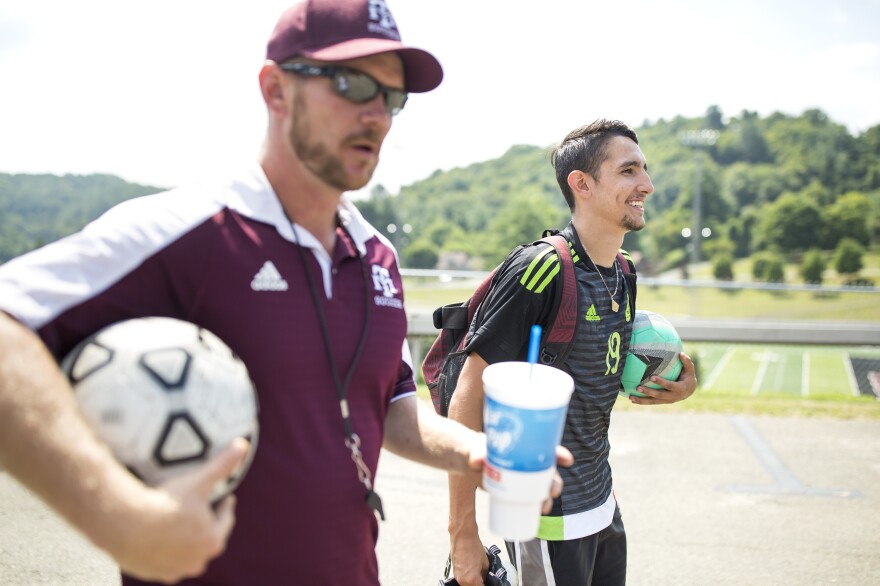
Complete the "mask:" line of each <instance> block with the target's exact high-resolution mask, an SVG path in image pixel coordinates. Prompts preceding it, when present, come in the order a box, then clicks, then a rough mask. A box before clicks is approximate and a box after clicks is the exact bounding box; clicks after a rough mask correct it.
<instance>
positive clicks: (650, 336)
mask: <svg viewBox="0 0 880 586" xmlns="http://www.w3.org/2000/svg"><path fill="white" fill-rule="evenodd" d="M682 350H683V346H682V343H681V338H680V337H679V335H678V332H677V331H675V328H674V327H673V326H672V324H671V323H669V321H668V320H667V319H666V318H665V317H663V316H662V315H660V314H658V313H654V312H653V311H645V310H642V309H640V310H638V311H636V319H635V321H633V329H632V338H630V342H629V352H627V354H626V363H625V364H624V367H623V376H621V379H620V382H621V386H622V387H623V388H622V389H621V391H620V393H621V394H622V395H626V396H629V395H634V396H636V397H644V396H645V395H644V394H643V393H640V392H638V391H637V390H636V387H638V386H645V387H649V388H652V389H659V388H661V387H660V386H659V385H656V384H654V383H652V382H650V379H651V377H652V376H659V377H662V378H665V379H666V380H676V379H678V375H679V374H680V373H681V359H680V358H679V357H678V354H679V352H681V351H682Z"/></svg>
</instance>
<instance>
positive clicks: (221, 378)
mask: <svg viewBox="0 0 880 586" xmlns="http://www.w3.org/2000/svg"><path fill="white" fill-rule="evenodd" d="M61 369H62V370H63V371H64V373H65V374H66V375H67V376H68V378H69V380H70V382H71V385H72V386H73V390H74V392H75V394H76V400H77V403H78V405H79V407H80V410H81V411H82V413H83V415H84V417H85V418H86V420H87V421H88V422H89V423H90V424H91V425H92V427H93V428H94V430H95V432H96V433H97V435H98V436H99V437H100V438H101V439H102V440H103V441H104V442H106V443H107V445H108V446H109V447H110V449H111V450H112V451H113V453H114V455H115V456H116V458H117V459H118V460H119V461H120V462H122V463H123V464H125V466H126V467H127V468H128V469H129V470H130V471H131V472H132V473H133V474H134V475H135V476H137V477H139V478H140V479H141V480H143V481H144V482H145V483H146V484H149V485H156V484H160V483H162V482H164V481H165V480H167V479H169V478H171V477H172V476H176V475H177V474H180V473H181V472H184V471H187V470H190V469H192V468H193V467H196V466H200V465H202V464H204V462H206V461H207V460H208V459H210V458H211V456H213V455H214V454H216V453H217V452H218V451H220V450H222V449H223V448H224V447H226V446H227V445H229V443H230V442H231V441H232V440H234V439H235V438H237V437H244V438H246V439H248V440H249V441H250V443H251V450H250V453H249V454H248V455H247V457H246V459H245V462H244V463H243V464H242V465H241V466H240V467H239V469H238V470H236V471H235V473H233V475H232V477H230V478H228V479H226V480H225V481H224V482H221V483H220V484H218V486H217V487H215V490H214V493H213V495H212V499H213V500H217V499H219V498H221V497H223V496H224V495H225V494H226V493H228V492H230V491H231V490H233V489H234V488H235V486H236V485H237V484H238V482H239V481H240V480H241V478H242V476H243V475H244V473H245V472H246V471H247V468H248V467H249V465H250V462H251V459H252V458H253V454H254V450H255V449H256V444H257V436H258V434H259V423H258V405H257V396H256V392H255V389H254V386H253V383H252V382H251V379H250V376H249V374H248V371H247V368H245V365H244V363H243V362H242V361H241V359H240V358H239V357H238V356H236V355H235V354H234V353H233V352H232V350H231V349H230V348H229V347H228V346H227V345H226V344H225V343H224V342H223V341H222V340H221V339H220V338H219V337H217V336H215V335H214V334H212V333H211V332H209V331H208V330H206V329H204V328H200V327H198V326H196V325H195V324H192V323H189V322H185V321H180V320H176V319H170V318H164V317H146V318H140V319H130V320H126V321H121V322H118V323H115V324H112V325H110V326H107V327H106V328H104V329H102V330H100V331H98V332H96V333H95V334H93V335H91V336H89V337H88V338H86V339H85V340H83V341H82V342H81V343H80V344H79V345H78V346H77V347H76V348H74V349H73V350H72V351H71V352H70V353H69V354H68V355H67V356H66V357H65V359H64V360H63V361H62V363H61Z"/></svg>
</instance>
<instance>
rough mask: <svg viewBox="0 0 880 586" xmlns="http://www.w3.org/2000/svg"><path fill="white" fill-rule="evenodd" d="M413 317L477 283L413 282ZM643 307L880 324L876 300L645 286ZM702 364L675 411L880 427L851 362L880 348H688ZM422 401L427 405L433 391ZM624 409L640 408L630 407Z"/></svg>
mask: <svg viewBox="0 0 880 586" xmlns="http://www.w3.org/2000/svg"><path fill="white" fill-rule="evenodd" d="M410 281H411V282H409V281H408V282H407V283H406V287H407V288H406V291H407V305H408V307H409V308H410V311H420V312H430V311H432V310H433V309H434V308H435V307H438V306H440V305H443V304H446V303H453V302H456V301H461V300H463V299H465V298H467V297H468V296H469V295H470V294H471V292H472V291H473V289H474V287H475V286H476V283H475V282H473V281H470V282H469V281H453V282H450V283H438V282H437V281H436V280H427V279H411V280H410ZM638 305H639V307H641V308H644V309H650V310H651V311H655V312H657V313H660V314H662V315H665V316H668V317H675V316H682V317H684V316H691V317H702V318H726V319H737V318H740V319H746V318H751V319H755V318H758V319H760V318H765V319H767V320H768V321H772V320H774V319H777V320H806V321H810V320H816V321H822V320H833V321H869V322H875V321H880V295H878V294H876V293H850V292H846V293H823V294H816V293H812V292H805V291H792V292H772V291H761V290H750V289H743V290H738V291H727V290H721V289H712V288H685V287H681V286H656V287H655V286H642V287H640V288H639V297H638ZM685 350H686V351H687V352H688V354H690V355H691V356H693V357H694V358H695V359H696V360H697V363H698V375H699V381H700V386H699V389H698V391H697V393H696V394H695V395H694V396H693V397H692V398H690V399H689V400H687V401H684V402H683V403H680V404H677V405H671V406H667V407H663V409H669V410H674V411H720V412H730V413H752V414H768V415H771V414H772V415H799V416H828V417H843V418H872V419H880V401H878V400H877V399H876V398H873V397H866V396H861V395H859V393H858V386H857V384H856V382H855V380H854V374H853V372H852V369H851V367H850V363H849V359H848V357H849V356H853V357H863V358H872V359H875V360H880V345H878V346H867V347H846V346H809V345H797V346H796V345H763V344H726V343H699V344H696V343H694V344H687V343H686V344H685ZM421 393H422V394H423V396H425V397H427V389H424V388H423V389H422V390H421ZM618 408H621V409H631V408H639V407H638V406H635V405H631V404H630V403H629V401H627V400H624V399H622V400H620V401H618Z"/></svg>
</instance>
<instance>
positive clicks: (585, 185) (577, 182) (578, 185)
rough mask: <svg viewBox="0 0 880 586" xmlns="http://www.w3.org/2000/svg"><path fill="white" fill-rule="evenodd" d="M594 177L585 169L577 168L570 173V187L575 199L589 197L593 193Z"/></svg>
mask: <svg viewBox="0 0 880 586" xmlns="http://www.w3.org/2000/svg"><path fill="white" fill-rule="evenodd" d="M592 185H593V178H592V177H591V176H590V175H589V174H588V173H584V172H583V171H579V170H575V171H572V172H571V173H569V174H568V187H569V188H570V189H571V193H572V195H574V199H575V200H579V199H588V198H589V197H590V196H591V195H592V194H593V190H592Z"/></svg>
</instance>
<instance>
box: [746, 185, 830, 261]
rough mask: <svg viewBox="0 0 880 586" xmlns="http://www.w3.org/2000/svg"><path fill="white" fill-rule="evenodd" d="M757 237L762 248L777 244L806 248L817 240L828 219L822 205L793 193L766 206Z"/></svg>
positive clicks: (778, 245)
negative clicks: (824, 217)
mask: <svg viewBox="0 0 880 586" xmlns="http://www.w3.org/2000/svg"><path fill="white" fill-rule="evenodd" d="M761 210H762V212H763V213H762V217H761V220H760V222H759V224H758V229H757V237H758V241H759V246H760V247H761V248H771V247H775V248H778V249H779V250H785V251H787V252H791V251H799V250H806V249H808V248H811V247H812V246H814V245H815V243H816V237H817V235H818V234H820V233H821V232H822V230H823V226H824V219H823V216H822V210H821V209H819V206H818V205H817V204H816V203H814V202H811V201H807V200H806V199H804V198H802V197H798V196H797V195H795V194H793V193H787V194H785V195H783V196H782V197H780V198H779V199H778V200H777V201H776V202H774V203H772V204H769V205H766V206H763V207H762V208H761Z"/></svg>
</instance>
